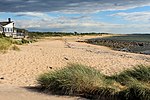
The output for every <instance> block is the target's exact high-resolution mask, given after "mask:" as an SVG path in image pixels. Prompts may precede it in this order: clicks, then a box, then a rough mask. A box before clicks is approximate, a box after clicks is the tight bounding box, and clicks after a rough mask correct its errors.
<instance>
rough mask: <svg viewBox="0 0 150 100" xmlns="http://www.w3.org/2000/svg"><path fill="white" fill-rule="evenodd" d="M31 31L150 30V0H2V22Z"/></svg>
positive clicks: (120, 31) (118, 31)
mask: <svg viewBox="0 0 150 100" xmlns="http://www.w3.org/2000/svg"><path fill="white" fill-rule="evenodd" d="M8 18H11V19H12V20H13V21H14V22H15V26H16V27H18V28H25V29H27V30H29V31H42V32H43V31H44V32H47V31H56V32H75V31H76V32H79V33H81V32H100V33H102V32H106V33H117V34H131V33H150V0H0V22H2V21H7V19H8Z"/></svg>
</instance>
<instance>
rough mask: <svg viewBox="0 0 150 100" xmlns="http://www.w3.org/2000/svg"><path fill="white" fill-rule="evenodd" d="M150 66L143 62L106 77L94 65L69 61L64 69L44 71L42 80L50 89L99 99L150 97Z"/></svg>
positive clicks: (135, 99) (40, 81)
mask: <svg viewBox="0 0 150 100" xmlns="http://www.w3.org/2000/svg"><path fill="white" fill-rule="evenodd" d="M149 69H150V67H149V66H143V65H141V66H138V67H135V68H134V69H132V70H126V71H124V72H122V73H120V74H118V75H114V76H105V75H103V74H101V73H100V72H99V71H98V70H96V69H94V68H92V67H88V66H83V65H79V64H69V65H68V66H66V67H65V68H64V69H60V70H56V71H52V72H49V73H45V74H42V75H41V76H40V77H39V78H38V82H39V84H40V85H41V86H42V87H44V88H45V89H46V90H47V91H51V92H52V93H58V94H65V95H78V96H83V97H87V98H91V99H96V100H150V84H149V82H150V78H149V77H150V75H149V73H150V70H149ZM143 76H144V78H142V77H143Z"/></svg>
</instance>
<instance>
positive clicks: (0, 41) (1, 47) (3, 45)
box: [0, 38, 12, 51]
mask: <svg viewBox="0 0 150 100" xmlns="http://www.w3.org/2000/svg"><path fill="white" fill-rule="evenodd" d="M11 44H12V43H11V40H10V39H8V38H0V51H5V50H8V49H9V47H10V46H11Z"/></svg>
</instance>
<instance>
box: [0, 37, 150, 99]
mask: <svg viewBox="0 0 150 100" xmlns="http://www.w3.org/2000/svg"><path fill="white" fill-rule="evenodd" d="M71 40H72V39H68V38H66V39H65V38H63V39H62V38H60V39H50V40H49V39H47V40H42V41H40V42H36V43H32V44H28V45H22V46H19V48H20V49H21V50H20V51H9V52H8V53H6V54H0V78H1V79H0V85H1V87H3V86H8V87H9V86H10V88H13V89H12V90H13V91H15V88H14V87H12V86H17V87H18V88H19V87H20V86H35V85H37V81H36V79H37V77H38V75H40V74H42V73H44V72H48V71H51V70H55V69H59V68H61V67H64V66H65V65H67V63H81V64H85V65H89V66H92V67H95V68H97V69H98V70H100V71H101V72H102V73H104V74H108V75H111V74H114V73H117V72H120V71H122V70H124V69H126V68H130V67H133V66H135V65H138V64H147V65H150V55H142V54H133V53H126V52H119V51H113V50H110V49H109V48H107V47H103V46H96V45H90V44H86V43H77V42H74V41H71ZM51 68H52V69H51ZM1 87H0V90H1ZM4 89H5V88H4ZM6 90H9V89H6ZM17 90H18V89H17ZM21 91H23V92H21ZM16 92H17V91H16ZM16 92H15V93H16ZM24 92H26V90H24V89H22V88H20V93H23V94H24ZM6 93H7V91H6ZM0 94H4V95H3V96H4V97H5V92H2V90H1V91H0ZM10 95H11V94H10ZM14 95H15V94H12V97H13V96H14ZM20 95H22V94H20ZM27 95H31V97H33V98H34V96H33V95H36V94H32V93H31V94H30V93H28V92H27ZM1 97H2V95H0V100H1ZM35 97H36V96H35ZM39 98H40V97H39ZM46 98H47V96H46V97H45V99H44V98H43V99H39V100H47V99H46ZM52 98H53V97H52ZM5 100H7V99H5ZM8 100H9V99H8ZM10 100H12V99H10ZM14 100H17V99H14ZM18 100H19V99H18ZM27 100H28V99H27ZM29 100H30V99H29ZM31 100H34V99H31ZM37 100H38V99H37ZM52 100H54V99H52ZM56 100H59V99H56ZM61 100H62V99H61ZM68 100H71V99H70V98H69V99H68Z"/></svg>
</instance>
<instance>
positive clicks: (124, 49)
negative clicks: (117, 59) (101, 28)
mask: <svg viewBox="0 0 150 100" xmlns="http://www.w3.org/2000/svg"><path fill="white" fill-rule="evenodd" d="M120 51H125V52H129V51H130V50H128V49H127V48H123V49H120Z"/></svg>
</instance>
